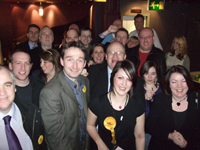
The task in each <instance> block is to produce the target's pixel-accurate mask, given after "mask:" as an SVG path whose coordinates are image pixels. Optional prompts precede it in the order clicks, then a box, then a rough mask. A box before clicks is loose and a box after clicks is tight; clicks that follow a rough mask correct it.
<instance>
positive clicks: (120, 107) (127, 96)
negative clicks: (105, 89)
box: [109, 92, 129, 109]
mask: <svg viewBox="0 0 200 150" xmlns="http://www.w3.org/2000/svg"><path fill="white" fill-rule="evenodd" d="M111 93H112V92H110V94H109V97H110V104H111V105H112V100H111ZM128 98H129V95H128V94H126V101H125V103H124V108H125V106H126V105H127V102H128ZM119 109H122V106H121V105H120V106H119Z"/></svg>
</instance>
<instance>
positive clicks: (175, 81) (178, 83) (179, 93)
mask: <svg viewBox="0 0 200 150" xmlns="http://www.w3.org/2000/svg"><path fill="white" fill-rule="evenodd" d="M170 88H171V91H172V95H173V96H174V97H175V98H177V99H182V98H184V97H185V95H186V93H187V91H188V85H187V82H186V80H185V78H184V77H183V75H182V74H180V73H172V74H171V77H170Z"/></svg>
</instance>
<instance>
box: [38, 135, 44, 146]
mask: <svg viewBox="0 0 200 150" xmlns="http://www.w3.org/2000/svg"><path fill="white" fill-rule="evenodd" d="M43 139H44V137H43V135H40V137H39V138H38V144H39V145H40V144H42V142H43Z"/></svg>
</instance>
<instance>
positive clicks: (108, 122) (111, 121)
mask: <svg viewBox="0 0 200 150" xmlns="http://www.w3.org/2000/svg"><path fill="white" fill-rule="evenodd" d="M103 124H104V127H105V128H106V129H107V130H110V131H111V136H112V141H111V143H112V144H114V145H115V144H116V140H115V130H114V128H115V127H116V120H115V118H113V117H107V118H106V119H105V120H104V122H103Z"/></svg>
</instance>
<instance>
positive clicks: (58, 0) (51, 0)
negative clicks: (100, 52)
mask: <svg viewBox="0 0 200 150" xmlns="http://www.w3.org/2000/svg"><path fill="white" fill-rule="evenodd" d="M87 1H90V2H91V1H94V0H0V2H16V3H17V2H20V3H39V2H42V3H73V2H87ZM133 1H147V0H133ZM165 1H166V2H171V3H173V2H180V3H182V2H184V3H193V2H200V0H165Z"/></svg>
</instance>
